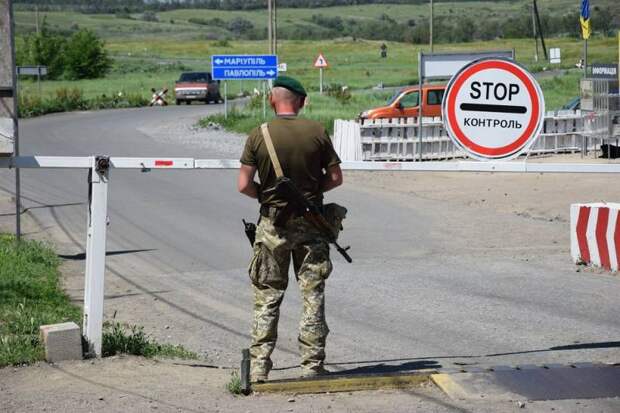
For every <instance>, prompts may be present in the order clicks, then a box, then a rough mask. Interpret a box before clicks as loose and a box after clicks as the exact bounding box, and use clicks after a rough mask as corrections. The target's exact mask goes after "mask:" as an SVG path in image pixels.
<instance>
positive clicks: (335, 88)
mask: <svg viewBox="0 0 620 413" xmlns="http://www.w3.org/2000/svg"><path fill="white" fill-rule="evenodd" d="M327 96H331V97H333V98H335V99H336V100H337V101H338V102H340V104H342V105H346V104H348V103H350V102H351V97H352V96H351V90H349V88H348V87H347V86H342V85H339V84H334V85H329V86H327Z"/></svg>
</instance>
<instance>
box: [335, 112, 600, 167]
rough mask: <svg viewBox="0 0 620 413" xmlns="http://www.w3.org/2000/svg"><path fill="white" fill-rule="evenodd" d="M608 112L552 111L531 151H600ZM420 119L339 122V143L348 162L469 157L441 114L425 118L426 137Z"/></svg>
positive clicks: (337, 146) (336, 145)
mask: <svg viewBox="0 0 620 413" xmlns="http://www.w3.org/2000/svg"><path fill="white" fill-rule="evenodd" d="M608 125H609V115H608V113H588V114H585V113H582V112H581V111H557V112H547V114H546V116H545V119H544V124H543V129H542V133H541V135H540V136H539V138H538V139H537V140H536V142H535V143H534V145H532V148H531V149H530V152H529V153H530V154H543V153H566V152H582V151H586V150H596V148H598V145H600V143H601V142H602V140H603V139H605V138H606V137H608V136H609V127H608ZM418 129H419V126H418V119H417V118H391V119H373V120H368V119H366V120H361V121H360V122H359V123H358V122H357V121H343V120H336V121H335V123H334V146H335V148H336V151H337V152H338V154H339V155H340V157H341V159H343V160H346V161H358V160H364V161H413V160H419V159H420V157H421V158H422V160H425V161H430V160H444V159H454V158H463V157H465V154H464V153H463V152H462V151H460V150H459V149H458V148H457V147H456V146H455V145H454V143H453V142H452V140H451V139H450V137H449V136H448V134H447V132H446V131H445V129H444V127H443V123H442V121H441V118H439V117H434V118H433V117H424V118H423V121H422V140H421V142H420V140H419V135H418Z"/></svg>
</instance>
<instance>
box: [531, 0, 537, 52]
mask: <svg viewBox="0 0 620 413" xmlns="http://www.w3.org/2000/svg"><path fill="white" fill-rule="evenodd" d="M532 33H533V35H534V43H536V49H535V52H534V61H535V62H536V63H538V30H536V13H535V12H534V1H533V0H532Z"/></svg>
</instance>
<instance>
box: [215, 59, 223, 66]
mask: <svg viewBox="0 0 620 413" xmlns="http://www.w3.org/2000/svg"><path fill="white" fill-rule="evenodd" d="M215 63H216V64H218V65H220V64H222V63H224V61H223V60H222V59H215Z"/></svg>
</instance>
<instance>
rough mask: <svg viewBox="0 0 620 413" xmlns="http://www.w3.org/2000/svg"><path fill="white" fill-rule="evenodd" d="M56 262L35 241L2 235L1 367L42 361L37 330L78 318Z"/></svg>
mask: <svg viewBox="0 0 620 413" xmlns="http://www.w3.org/2000/svg"><path fill="white" fill-rule="evenodd" d="M59 265H60V260H59V259H58V257H57V256H56V254H55V253H54V251H53V250H52V249H51V248H50V247H49V246H48V245H45V244H43V243H40V242H37V241H22V242H20V243H17V242H16V240H15V238H14V237H13V236H11V235H6V234H0V367H1V366H7V365H18V364H24V363H32V362H34V361H37V360H41V359H43V357H44V350H43V346H42V344H41V342H40V339H39V326H41V325H46V324H55V323H62V322H67V321H75V322H77V323H79V321H80V319H81V313H80V309H79V308H78V307H76V306H74V305H73V304H71V302H70V301H69V298H68V297H67V296H66V295H65V293H64V292H63V291H62V288H61V286H60V272H59V271H58V266H59Z"/></svg>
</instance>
